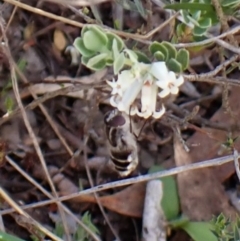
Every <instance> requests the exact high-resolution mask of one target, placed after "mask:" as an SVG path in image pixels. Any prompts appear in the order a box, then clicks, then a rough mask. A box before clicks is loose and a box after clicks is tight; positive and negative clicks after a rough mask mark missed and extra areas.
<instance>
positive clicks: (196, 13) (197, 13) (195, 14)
mask: <svg viewBox="0 0 240 241" xmlns="http://www.w3.org/2000/svg"><path fill="white" fill-rule="evenodd" d="M201 13H202V12H201V11H195V10H194V11H193V13H192V17H193V18H194V19H195V20H198V19H199V18H200V17H201Z"/></svg>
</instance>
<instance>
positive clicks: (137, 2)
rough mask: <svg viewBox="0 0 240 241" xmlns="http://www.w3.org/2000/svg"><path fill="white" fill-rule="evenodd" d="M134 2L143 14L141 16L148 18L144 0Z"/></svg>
mask: <svg viewBox="0 0 240 241" xmlns="http://www.w3.org/2000/svg"><path fill="white" fill-rule="evenodd" d="M134 2H135V4H136V7H137V10H138V12H139V13H140V14H141V16H142V17H143V18H146V16H147V13H146V10H145V9H144V7H143V5H142V1H141V0H134Z"/></svg>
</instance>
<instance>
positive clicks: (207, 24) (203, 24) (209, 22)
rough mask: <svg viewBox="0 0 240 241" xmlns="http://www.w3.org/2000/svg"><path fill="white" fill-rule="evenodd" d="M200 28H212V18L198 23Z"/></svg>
mask: <svg viewBox="0 0 240 241" xmlns="http://www.w3.org/2000/svg"><path fill="white" fill-rule="evenodd" d="M198 24H199V27H201V28H210V27H211V26H212V19H211V18H201V19H200V20H199V21H198Z"/></svg>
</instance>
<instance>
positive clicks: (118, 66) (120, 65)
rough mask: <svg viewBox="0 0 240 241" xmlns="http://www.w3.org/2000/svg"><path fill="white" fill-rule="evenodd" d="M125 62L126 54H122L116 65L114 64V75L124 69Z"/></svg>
mask: <svg viewBox="0 0 240 241" xmlns="http://www.w3.org/2000/svg"><path fill="white" fill-rule="evenodd" d="M124 62H125V56H124V53H121V54H119V55H118V58H116V59H115V61H114V64H113V71H114V74H115V75H116V74H118V73H119V71H120V70H121V69H122V68H123V66H124Z"/></svg>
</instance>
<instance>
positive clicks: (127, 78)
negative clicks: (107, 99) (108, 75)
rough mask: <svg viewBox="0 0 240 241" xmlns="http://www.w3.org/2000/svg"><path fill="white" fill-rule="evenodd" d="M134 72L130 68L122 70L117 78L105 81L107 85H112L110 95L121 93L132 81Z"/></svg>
mask: <svg viewBox="0 0 240 241" xmlns="http://www.w3.org/2000/svg"><path fill="white" fill-rule="evenodd" d="M134 79H135V78H134V74H133V73H132V72H131V71H130V70H123V71H122V72H121V74H119V75H118V80H117V81H115V80H114V79H113V81H112V82H110V81H107V83H108V85H110V86H111V87H112V92H111V94H112V95H116V94H118V95H120V96H122V95H123V92H124V91H125V90H127V89H128V87H129V86H130V85H131V84H132V83H133V82H134Z"/></svg>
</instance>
